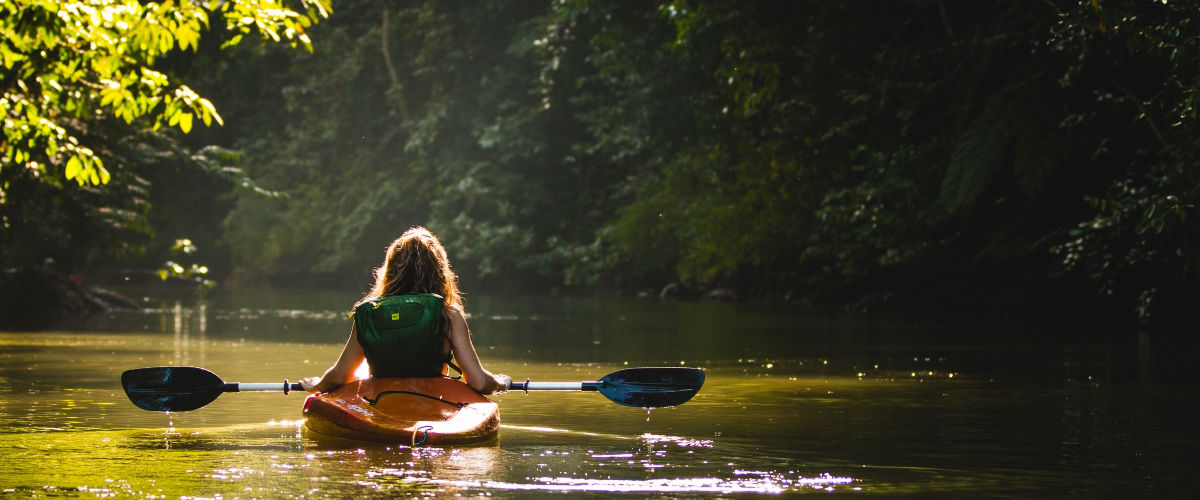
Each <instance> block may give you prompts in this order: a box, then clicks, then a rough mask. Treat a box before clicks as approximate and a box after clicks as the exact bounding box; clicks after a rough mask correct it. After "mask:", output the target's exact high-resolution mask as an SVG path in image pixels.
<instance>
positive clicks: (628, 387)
mask: <svg viewBox="0 0 1200 500" xmlns="http://www.w3.org/2000/svg"><path fill="white" fill-rule="evenodd" d="M703 385H704V371H703V370H700V369H699V368H684V367H674V368H671V367H666V368H626V369H624V370H617V371H615V372H612V373H610V374H608V375H605V376H603V377H600V380H597V381H595V382H530V381H529V380H528V379H526V380H525V381H524V382H513V383H512V385H510V386H509V390H513V391H525V392H529V391H598V392H599V393H600V394H603V395H604V397H606V398H608V399H609V400H610V401H612V402H614V403H617V404H622V405H625V406H636V407H639V408H663V407H667V406H678V405H681V404H684V403H686V402H687V401H688V400H689V399H692V396H695V395H696V393H697V392H699V391H700V386H703Z"/></svg>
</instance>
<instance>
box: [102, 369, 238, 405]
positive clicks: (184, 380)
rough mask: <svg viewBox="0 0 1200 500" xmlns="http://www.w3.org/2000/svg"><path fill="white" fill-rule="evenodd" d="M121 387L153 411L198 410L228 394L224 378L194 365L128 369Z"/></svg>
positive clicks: (137, 403) (136, 402) (122, 376)
mask: <svg viewBox="0 0 1200 500" xmlns="http://www.w3.org/2000/svg"><path fill="white" fill-rule="evenodd" d="M121 385H122V386H124V387H125V394H126V395H128V396H129V400H130V401H133V404H135V405H137V407H138V408H141V409H143V410H150V411H191V410H195V409H196V408H200V407H202V406H204V405H206V404H209V403H211V402H212V401H213V400H214V399H217V396H220V395H221V393H222V392H225V383H224V382H222V381H221V377H218V376H217V374H215V373H213V372H210V371H208V370H205V369H203V368H196V367H194V366H160V367H156V368H137V369H133V370H127V371H126V372H125V373H122V374H121Z"/></svg>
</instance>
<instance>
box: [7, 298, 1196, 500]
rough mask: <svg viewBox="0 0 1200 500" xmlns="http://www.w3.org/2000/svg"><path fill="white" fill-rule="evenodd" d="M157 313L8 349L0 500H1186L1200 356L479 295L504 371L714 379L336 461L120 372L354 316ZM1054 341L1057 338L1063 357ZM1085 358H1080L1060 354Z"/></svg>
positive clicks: (282, 354)
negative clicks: (679, 369)
mask: <svg viewBox="0 0 1200 500" xmlns="http://www.w3.org/2000/svg"><path fill="white" fill-rule="evenodd" d="M134 293H137V294H138V295H137V296H139V297H143V296H144V297H145V298H144V301H145V304H146V311H143V312H138V313H119V314H110V315H105V316H100V317H94V318H90V319H88V320H86V321H74V322H70V323H64V324H63V325H62V326H61V327H59V328H56V329H54V330H52V331H45V332H0V464H3V465H0V467H2V470H0V491H3V492H4V493H6V494H8V495H10V496H81V497H92V496H96V497H107V496H134V497H170V498H175V497H181V496H186V497H209V498H214V497H222V498H235V497H241V498H253V497H269V498H279V497H306V498H326V497H336V498H346V497H362V496H366V497H371V496H379V497H393V496H457V495H463V496H479V495H485V496H497V497H529V496H542V495H557V496H571V497H574V496H579V495H591V496H595V497H610V496H614V495H626V496H651V497H681V496H682V497H687V496H713V495H722V496H758V495H764V494H783V495H799V494H814V493H816V494H828V493H830V492H833V493H835V494H846V495H860V494H884V495H894V496H919V497H928V496H968V495H970V496H976V495H983V496H1020V497H1024V496H1043V497H1044V496H1068V495H1072V496H1073V495H1082V496H1089V497H1096V496H1113V495H1117V496H1187V494H1188V493H1189V492H1191V491H1193V490H1195V486H1194V483H1195V481H1194V480H1193V479H1192V476H1193V473H1194V470H1193V469H1194V467H1195V464H1196V463H1197V458H1198V454H1197V452H1196V451H1195V446H1194V443H1197V442H1200V441H1198V439H1197V438H1200V432H1198V431H1197V427H1196V425H1195V424H1194V423H1193V422H1192V419H1193V418H1194V415H1196V414H1197V413H1196V410H1197V406H1198V404H1197V403H1196V402H1195V398H1194V396H1193V393H1194V392H1195V391H1194V387H1195V376H1194V375H1193V372H1194V370H1193V369H1192V368H1191V366H1190V365H1191V363H1193V360H1194V359H1195V354H1196V349H1194V348H1193V347H1189V346H1188V345H1185V344H1184V345H1181V344H1180V343H1179V342H1177V341H1174V340H1172V339H1173V338H1175V337H1165V336H1162V335H1151V334H1140V335H1139V334H1138V333H1136V332H1129V333H1125V334H1121V333H1120V332H1118V335H1116V336H1101V335H1099V334H1097V333H1096V332H1094V331H1092V330H1087V329H1084V328H1083V327H1082V326H1071V325H1068V326H1061V327H1055V328H1050V327H1045V326H1043V327H1040V328H1032V327H1017V326H1012V325H949V324H913V323H904V322H895V321H867V320H862V319H854V318H840V317H833V316H827V315H813V314H811V313H804V312H799V311H795V310H789V308H786V307H778V306H751V305H733V304H716V303H690V302H660V301H657V300H635V299H563V298H522V297H481V296H473V297H470V298H469V301H468V310H469V312H470V314H471V316H470V323H471V325H472V329H473V331H474V333H475V339H476V346H477V348H478V350H479V352H480V355H481V357H482V358H483V360H484V363H485V365H486V366H487V367H488V368H489V369H491V370H493V371H497V372H503V373H507V374H510V375H512V376H513V377H514V378H517V379H524V378H526V377H528V378H531V379H533V380H535V381H578V380H594V379H596V378H599V377H601V376H603V375H604V374H606V373H609V372H611V371H614V370H617V369H620V368H624V367H627V366H679V365H686V366H696V367H701V368H704V369H705V370H706V372H707V380H706V383H705V386H704V388H703V389H702V390H701V392H700V393H699V394H698V395H697V396H696V398H695V399H693V400H692V401H691V402H689V403H687V404H686V405H683V406H681V407H678V408H664V409H656V410H653V411H647V410H645V409H638V408H628V407H623V406H619V405H615V404H612V403H610V402H608V401H607V400H606V399H604V398H603V397H602V396H600V395H598V394H595V393H536V392H535V393H530V394H524V393H510V394H504V395H501V396H497V397H495V398H494V399H496V400H497V401H499V403H500V405H501V412H502V421H503V423H502V428H501V433H500V439H499V440H498V442H496V443H492V444H490V445H487V446H476V447H461V448H411V447H409V446H404V445H387V444H366V443H352V442H340V443H331V442H327V441H320V440H316V439H314V438H313V436H310V435H308V434H306V433H305V432H303V431H302V430H301V428H300V423H301V422H300V418H301V413H300V412H301V405H302V402H303V395H299V394H291V395H286V396H285V395H283V394H282V393H241V394H225V395H223V396H221V397H220V398H218V399H217V400H216V401H215V402H213V403H212V404H210V405H208V406H206V407H204V408H202V409H200V410H197V411H193V412H182V413H172V414H162V413H154V412H147V411H143V410H139V409H137V408H136V407H134V406H133V405H132V404H130V403H129V401H128V399H127V398H126V397H125V395H124V393H123V392H122V390H121V387H120V382H119V379H120V374H121V372H122V371H124V370H126V369H129V368H135V367H143V366H163V365H193V366H203V367H206V368H209V369H211V370H212V371H214V372H216V373H217V374H219V375H220V376H221V377H222V378H224V379H225V380H226V381H237V382H274V381H280V382H282V381H283V379H284V378H288V379H291V380H295V379H298V378H300V377H303V376H308V375H316V374H319V373H320V372H321V371H322V370H323V369H324V368H325V367H327V366H328V365H329V363H331V362H332V361H333V359H334V358H335V357H336V355H337V354H338V352H339V349H340V347H341V344H342V343H343V342H344V341H345V335H346V333H347V328H348V327H349V324H348V321H347V320H346V319H345V315H344V310H345V309H346V308H347V307H348V304H349V303H350V302H352V301H353V300H354V298H355V297H356V296H355V295H354V294H353V293H350V294H346V293H331V292H314V291H243V292H222V293H218V294H217V295H216V296H213V297H210V298H208V299H207V300H205V301H197V300H195V299H191V298H187V297H186V296H183V297H182V298H170V297H166V296H165V294H164V293H162V292H156V291H134ZM1049 333H1054V334H1056V335H1048V334H1049ZM1054 338H1067V339H1068V340H1051V339H1054Z"/></svg>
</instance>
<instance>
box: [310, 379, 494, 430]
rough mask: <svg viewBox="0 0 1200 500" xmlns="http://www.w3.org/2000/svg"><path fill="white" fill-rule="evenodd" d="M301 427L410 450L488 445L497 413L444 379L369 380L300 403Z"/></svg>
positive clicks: (460, 385)
mask: <svg viewBox="0 0 1200 500" xmlns="http://www.w3.org/2000/svg"><path fill="white" fill-rule="evenodd" d="M304 427H305V428H306V429H307V430H309V431H312V432H315V433H318V434H323V435H327V436H335V437H339V438H346V439H355V440H361V441H375V442H387V443H400V444H408V445H412V446H422V445H426V446H427V445H447V444H450V445H455V444H469V443H480V442H486V441H489V440H492V439H494V438H495V437H496V435H497V433H498V432H499V430H500V407H499V406H498V405H497V404H496V403H495V402H494V401H492V400H490V399H488V398H486V397H484V396H482V395H480V394H479V393H477V392H475V391H474V390H473V389H471V388H470V387H467V384H464V383H462V382H459V381H457V380H452V379H448V378H380V379H376V378H368V379H365V380H355V381H353V382H350V383H349V384H346V385H344V386H342V387H339V388H338V389H336V390H334V391H333V392H330V393H326V394H317V395H313V396H309V397H308V399H307V400H306V401H305V402H304Z"/></svg>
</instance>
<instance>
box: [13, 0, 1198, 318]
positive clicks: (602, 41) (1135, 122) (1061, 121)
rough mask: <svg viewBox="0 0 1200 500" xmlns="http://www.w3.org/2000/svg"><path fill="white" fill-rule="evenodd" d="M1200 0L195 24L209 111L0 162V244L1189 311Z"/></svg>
mask: <svg viewBox="0 0 1200 500" xmlns="http://www.w3.org/2000/svg"><path fill="white" fill-rule="evenodd" d="M1198 7H1200V2H1196V1H1193V0H1189V1H1175V0H1171V1H1169V2H1166V1H1163V2H1160V1H1140V0H1139V1H1133V0H1128V1H1104V2H1100V1H1083V2H1069V1H986V0H980V1H970V2H954V1H935V0H911V1H899V0H897V1H889V2H876V1H846V2H828V1H803V0H783V1H752V2H746V1H715V0H676V1H665V0H664V1H643V0H625V1H620V0H618V1H590V0H561V1H560V0H555V1H519V2H511V1H500V0H484V1H474V2H444V1H441V2H439V1H395V2H393V1H379V0H341V1H335V2H334V3H333V9H334V12H333V14H332V15H331V16H330V17H329V18H328V19H325V20H323V21H321V22H320V23H319V24H317V25H316V26H314V27H312V28H311V30H309V33H310V35H311V37H312V40H313V52H311V53H309V52H306V51H302V50H295V49H293V48H290V47H287V46H281V45H278V44H262V43H245V42H244V43H241V44H239V45H236V46H233V47H230V48H227V49H224V50H222V49H221V46H222V44H223V42H224V41H225V40H226V39H228V38H229V37H230V36H232V35H231V34H229V33H225V32H223V31H222V30H221V29H220V27H214V32H212V33H209V34H207V35H206V36H205V37H204V38H203V39H202V40H201V41H200V43H199V47H198V48H197V49H196V50H194V51H182V52H175V53H173V54H171V55H170V56H169V57H167V58H165V59H162V60H161V61H160V62H159V66H161V71H164V72H165V73H167V74H170V75H173V76H175V77H178V78H179V79H181V80H182V81H186V82H188V84H189V85H190V86H191V87H192V88H194V89H196V91H197V92H199V93H200V94H201V95H204V96H205V97H207V98H209V99H210V100H211V101H212V102H213V103H214V104H215V105H216V107H217V109H218V110H219V112H220V113H221V116H222V117H223V118H224V126H221V127H216V126H213V127H207V128H206V127H199V126H197V127H196V128H195V129H193V130H192V131H191V133H190V134H186V135H184V134H181V133H178V131H173V132H172V131H168V130H159V131H156V132H154V133H150V132H149V131H147V130H138V129H136V128H130V127H117V128H114V131H112V132H111V133H109V134H106V135H103V136H102V137H101V138H100V139H99V140H102V141H108V143H111V144H113V147H112V148H111V149H110V153H109V154H113V155H118V156H120V157H121V158H122V159H123V162H122V165H124V166H123V167H122V169H121V170H120V171H119V172H115V173H114V178H113V180H112V181H111V182H110V183H108V184H107V185H105V186H102V187H98V188H87V189H84V188H80V187H77V186H73V185H69V184H68V185H59V186H57V187H56V186H53V185H48V184H46V183H40V184H39V183H38V182H36V181H30V180H28V179H24V180H22V179H21V178H20V177H21V175H22V174H20V173H19V172H18V173H14V170H16V169H13V168H7V167H6V168H5V169H3V170H0V176H3V177H5V182H6V183H13V184H12V185H14V186H16V185H20V186H23V187H21V188H20V189H19V190H18V189H14V188H11V187H6V191H7V195H6V197H5V198H4V200H3V201H2V204H0V210H3V212H4V217H5V221H6V222H5V224H4V227H3V228H2V229H0V243H2V244H3V247H4V250H3V251H0V259H2V261H0V267H3V268H5V269H10V270H12V269H20V268H22V267H30V266H43V267H44V266H45V265H46V264H45V262H46V258H47V257H51V258H53V262H54V265H55V266H56V267H57V268H59V269H61V270H62V272H64V273H69V274H76V275H82V276H85V277H86V279H87V280H89V281H96V282H104V281H106V280H118V279H122V278H121V277H122V276H128V275H130V274H131V273H130V271H129V270H138V269H143V270H146V269H156V268H158V267H161V266H162V263H163V262H164V261H167V260H172V259H174V261H175V262H181V263H185V262H184V260H183V259H186V260H187V261H189V262H197V263H202V264H203V265H204V266H207V267H208V268H209V269H210V272H209V273H208V275H207V276H209V277H210V278H211V279H214V280H216V281H217V282H218V283H220V286H263V285H269V286H287V287H305V286H311V287H341V288H347V289H355V290H360V289H361V290H365V289H366V288H367V286H368V284H369V281H370V270H371V267H373V266H376V265H378V264H379V261H380V260H381V259H382V255H383V250H384V248H385V247H386V245H387V244H388V242H390V241H391V240H392V239H393V238H395V237H396V236H397V235H399V233H400V232H402V231H403V230H404V229H405V228H407V227H409V226H412V225H424V226H427V227H429V228H430V229H431V230H433V231H434V232H435V233H437V234H439V235H440V236H441V237H442V239H443V241H444V242H445V244H446V246H447V248H448V250H449V251H450V254H451V258H452V260H453V262H454V264H455V267H456V270H457V271H458V273H459V274H460V276H461V277H462V279H463V282H464V283H463V285H464V287H465V288H466V290H467V291H469V292H477V293H484V292H506V293H620V294H637V293H641V294H643V295H650V296H655V297H657V296H659V295H674V296H680V297H704V296H710V295H712V296H714V297H721V298H737V299H739V300H767V301H787V302H791V303H796V304H799V305H803V306H805V307H813V308H817V309H827V308H830V309H841V310H850V311H856V312H897V313H903V314H914V315H923V316H933V317H961V316H971V317H988V318H1008V319H1018V320H1020V319H1031V320H1032V319H1037V320H1044V319H1056V318H1080V317H1088V318H1102V319H1113V320H1119V321H1127V322H1130V323H1133V322H1135V321H1140V322H1142V323H1146V324H1156V325H1172V326H1178V325H1188V326H1194V325H1195V324H1196V323H1197V321H1196V320H1197V318H1198V317H1200V316H1198V315H1197V313H1196V311H1197V310H1198V309H1200V308H1197V307H1196V305H1197V298H1198V294H1197V290H1198V289H1197V285H1198V279H1200V276H1198V275H1197V265H1200V252H1198V251H1197V247H1196V241H1197V237H1200V234H1198V232H1197V226H1196V220H1195V215H1196V214H1195V212H1196V211H1195V206H1194V203H1195V200H1196V196H1197V191H1198V186H1200V185H1198V183H1197V180H1198V175H1197V170H1196V167H1197V160H1198V159H1200V144H1198V141H1200V133H1198V130H1200V129H1198V128H1197V110H1198V107H1197V106H1200V102H1198V101H1200V92H1198V89H1200V26H1197V23H1198V22H1200V16H1198V14H1200V8H1198ZM21 182H24V184H21ZM6 185H7V184H6ZM181 238H189V239H190V240H191V242H192V243H193V244H194V247H195V249H196V250H195V252H192V253H190V254H188V255H186V257H181V256H180V255H179V247H178V245H176V243H177V240H179V239H181ZM9 282H10V283H11V280H10V281H9Z"/></svg>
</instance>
